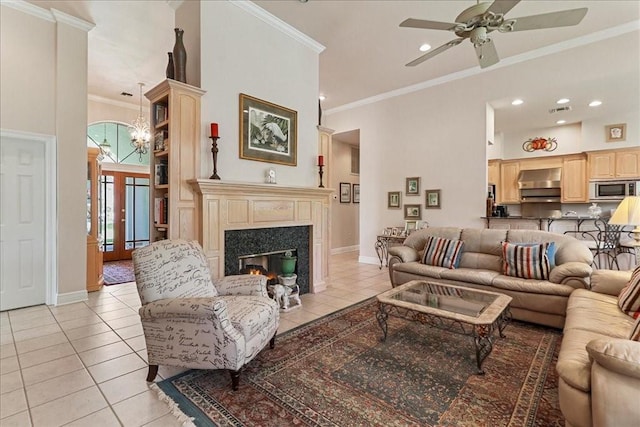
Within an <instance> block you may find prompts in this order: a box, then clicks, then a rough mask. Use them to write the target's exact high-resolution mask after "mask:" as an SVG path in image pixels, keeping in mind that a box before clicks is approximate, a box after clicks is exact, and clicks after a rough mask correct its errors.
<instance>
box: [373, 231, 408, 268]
mask: <svg viewBox="0 0 640 427" xmlns="http://www.w3.org/2000/svg"><path fill="white" fill-rule="evenodd" d="M404 239H405V238H404V237H401V236H377V237H376V244H375V246H374V247H375V249H376V254H377V255H378V259H379V260H380V270H382V267H383V265H384V267H386V266H388V265H389V252H388V249H389V242H398V243H402V242H404Z"/></svg>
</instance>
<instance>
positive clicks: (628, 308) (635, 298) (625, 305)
mask: <svg viewBox="0 0 640 427" xmlns="http://www.w3.org/2000/svg"><path fill="white" fill-rule="evenodd" d="M618 306H619V307H620V310H622V311H624V312H625V313H627V314H628V315H629V316H633V317H640V265H638V266H637V267H636V269H635V270H634V271H633V274H632V275H631V280H629V284H628V285H627V286H626V287H625V288H624V289H622V291H620V295H619V296H618Z"/></svg>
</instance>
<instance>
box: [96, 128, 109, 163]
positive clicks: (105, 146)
mask: <svg viewBox="0 0 640 427" xmlns="http://www.w3.org/2000/svg"><path fill="white" fill-rule="evenodd" d="M98 147H100V152H101V153H102V154H104V155H105V156H108V155H109V153H111V144H109V141H107V122H104V139H103V140H102V142H101V143H100V144H99V145H98Z"/></svg>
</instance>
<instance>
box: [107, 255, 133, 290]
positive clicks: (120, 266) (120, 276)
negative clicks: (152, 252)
mask: <svg viewBox="0 0 640 427" xmlns="http://www.w3.org/2000/svg"><path fill="white" fill-rule="evenodd" d="M102 271H103V275H104V284H105V285H107V286H108V285H117V284H119V283H128V282H134V281H135V280H136V276H135V274H134V273H133V261H131V260H130V259H128V260H123V261H110V262H105V263H104V265H103V267H102Z"/></svg>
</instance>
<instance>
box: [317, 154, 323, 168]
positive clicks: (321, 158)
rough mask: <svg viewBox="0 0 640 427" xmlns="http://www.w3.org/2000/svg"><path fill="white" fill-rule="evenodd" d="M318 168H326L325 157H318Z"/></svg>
mask: <svg viewBox="0 0 640 427" xmlns="http://www.w3.org/2000/svg"><path fill="white" fill-rule="evenodd" d="M318 166H324V156H318Z"/></svg>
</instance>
